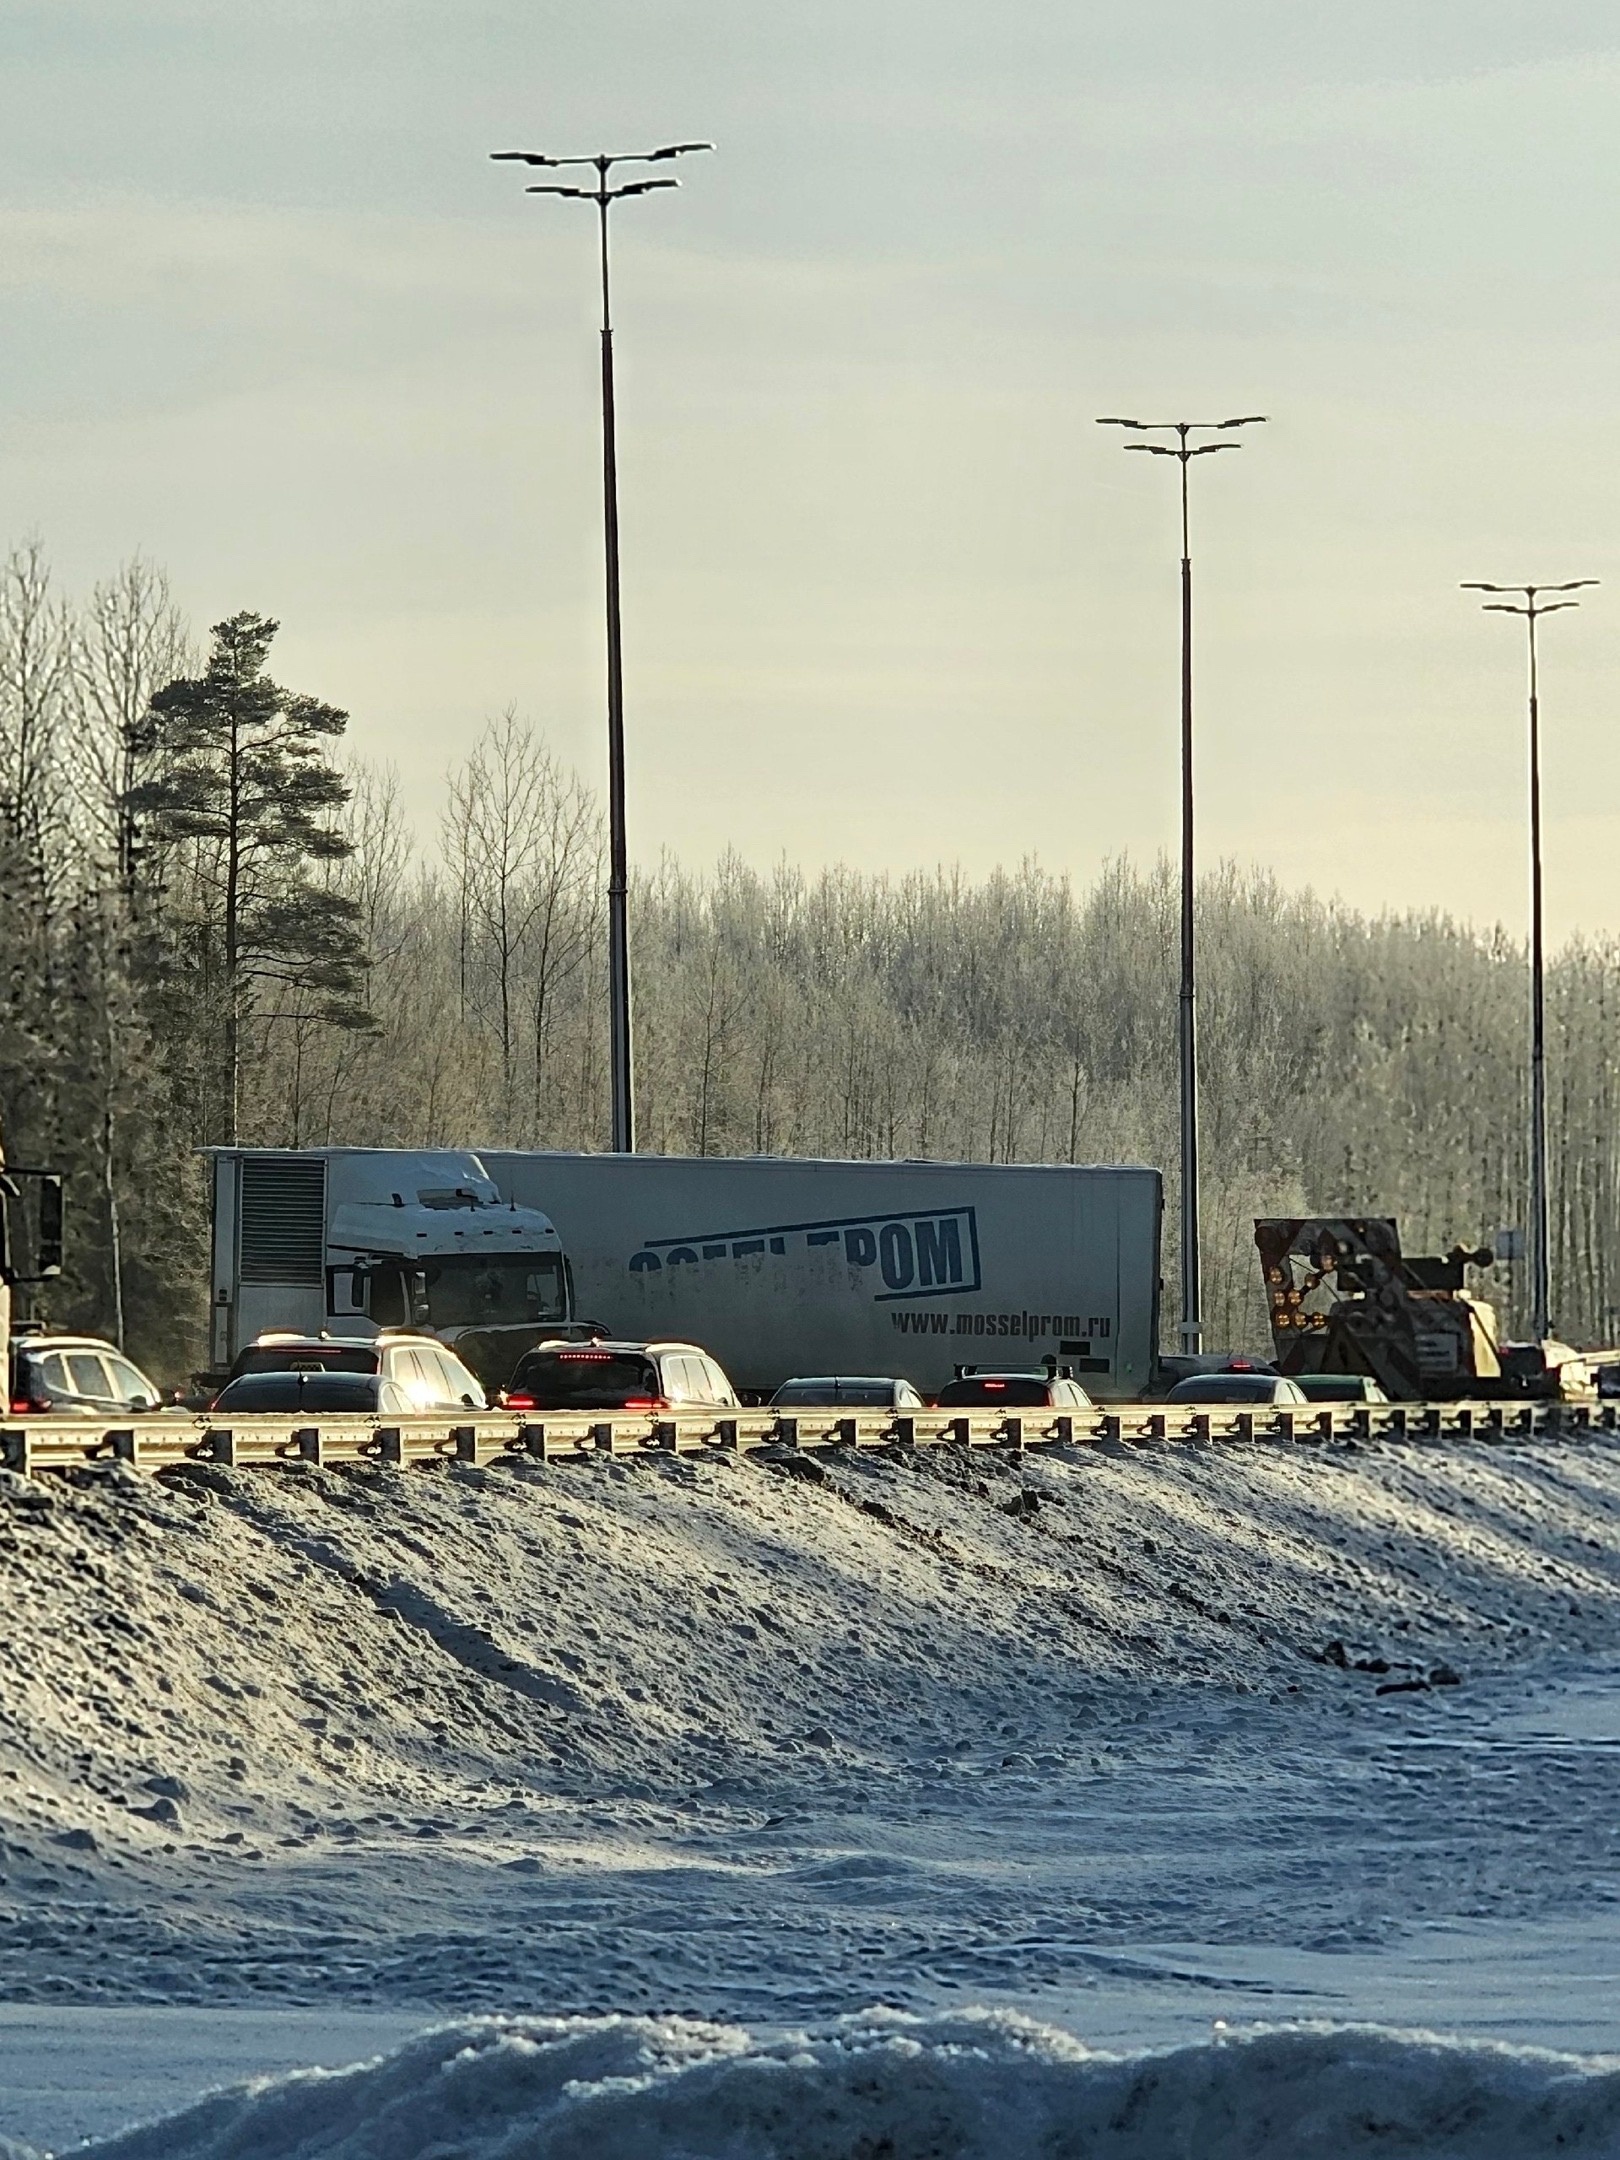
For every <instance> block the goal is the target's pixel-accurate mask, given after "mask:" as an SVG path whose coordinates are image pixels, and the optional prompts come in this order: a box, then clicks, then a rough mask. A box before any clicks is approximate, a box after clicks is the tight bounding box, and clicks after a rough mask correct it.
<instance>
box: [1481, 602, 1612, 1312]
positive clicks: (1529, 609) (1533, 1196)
mask: <svg viewBox="0 0 1620 2160" xmlns="http://www.w3.org/2000/svg"><path fill="white" fill-rule="evenodd" d="M1597 582H1598V581H1597V579H1596V578H1570V579H1569V580H1568V581H1567V582H1566V583H1564V584H1562V585H1487V584H1484V583H1482V582H1480V581H1479V580H1478V579H1465V580H1464V582H1463V586H1462V590H1463V591H1464V592H1481V593H1508V594H1512V596H1513V597H1512V598H1511V599H1496V600H1486V601H1484V602H1482V603H1481V604H1482V606H1483V607H1484V609H1485V611H1486V613H1487V614H1491V615H1519V616H1522V617H1523V619H1524V626H1525V631H1526V633H1527V637H1528V642H1529V648H1530V1296H1531V1305H1532V1307H1533V1311H1532V1315H1531V1322H1530V1325H1531V1332H1532V1333H1533V1335H1534V1337H1535V1340H1536V1341H1537V1342H1542V1341H1544V1340H1545V1339H1546V1337H1547V1335H1548V1334H1549V1333H1550V1331H1551V1314H1550V1307H1551V1304H1552V1270H1551V1260H1550V1248H1551V1242H1552V1240H1551V1234H1550V1223H1549V1216H1550V1210H1549V1207H1548V1201H1547V1012H1546V987H1545V977H1544V970H1543V964H1542V920H1541V710H1540V705H1539V702H1538V698H1537V682H1536V624H1537V623H1538V622H1540V620H1541V618H1542V616H1543V615H1556V614H1557V613H1558V611H1559V609H1560V608H1572V607H1579V606H1580V604H1581V603H1580V602H1579V601H1578V600H1568V599H1555V600H1544V599H1543V598H1542V597H1541V596H1542V594H1543V593H1574V592H1585V591H1586V589H1587V588H1588V587H1589V586H1592V585H1595V584H1597Z"/></svg>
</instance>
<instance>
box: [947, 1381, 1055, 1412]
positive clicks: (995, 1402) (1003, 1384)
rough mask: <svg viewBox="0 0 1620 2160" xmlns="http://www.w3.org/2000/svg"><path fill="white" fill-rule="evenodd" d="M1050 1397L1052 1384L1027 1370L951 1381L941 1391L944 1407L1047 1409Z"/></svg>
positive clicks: (954, 1408)
mask: <svg viewBox="0 0 1620 2160" xmlns="http://www.w3.org/2000/svg"><path fill="white" fill-rule="evenodd" d="M1051 1399H1052V1388H1051V1383H1050V1382H1049V1381H1046V1380H1037V1379H1035V1378H1034V1377H1033V1376H1032V1375H1031V1374H1028V1373H1006V1374H1000V1373H987V1374H983V1375H980V1374H973V1375H972V1376H971V1377H969V1378H967V1379H963V1380H952V1381H950V1382H949V1383H948V1384H947V1385H946V1386H944V1387H942V1388H941V1389H940V1391H939V1407H940V1408H941V1409H942V1410H958V1409H960V1410H966V1409H969V1408H972V1407H979V1408H983V1409H986V1410H1034V1409H1042V1408H1044V1407H1045V1406H1046V1405H1047V1404H1048V1403H1049V1402H1050V1401H1051Z"/></svg>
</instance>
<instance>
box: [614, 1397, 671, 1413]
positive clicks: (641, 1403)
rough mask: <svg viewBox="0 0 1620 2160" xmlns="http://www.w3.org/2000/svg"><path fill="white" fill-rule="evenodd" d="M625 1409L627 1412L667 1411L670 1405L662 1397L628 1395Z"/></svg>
mask: <svg viewBox="0 0 1620 2160" xmlns="http://www.w3.org/2000/svg"><path fill="white" fill-rule="evenodd" d="M624 1407H625V1408H626V1409H627V1410H667V1409H668V1408H669V1404H668V1403H667V1402H665V1400H664V1398H663V1396H662V1395H627V1396H626V1397H625V1402H624Z"/></svg>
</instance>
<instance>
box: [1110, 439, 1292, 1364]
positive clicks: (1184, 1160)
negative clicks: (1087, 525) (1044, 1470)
mask: <svg viewBox="0 0 1620 2160" xmlns="http://www.w3.org/2000/svg"><path fill="white" fill-rule="evenodd" d="M1265 418H1266V416H1265V414H1264V413H1246V414H1244V415H1243V416H1242V418H1240V419H1237V420H1119V419H1103V420H1099V421H1098V422H1097V425H1098V426H1099V427H1117V428H1130V429H1132V430H1133V431H1134V432H1135V433H1136V434H1138V435H1171V436H1174V438H1175V440H1174V441H1173V442H1129V443H1126V444H1125V448H1126V449H1127V450H1144V451H1146V452H1147V453H1148V454H1149V455H1150V456H1152V457H1168V458H1176V459H1179V461H1180V464H1181V995H1180V1006H1179V1011H1180V1021H1181V1025H1180V1030H1179V1050H1180V1066H1181V1347H1182V1350H1183V1352H1184V1353H1185V1354H1187V1355H1189V1356H1192V1355H1195V1354H1196V1353H1197V1351H1198V1349H1199V1348H1200V1346H1201V1344H1202V1342H1203V1334H1204V1322H1203V1287H1202V1278H1201V1268H1200V1262H1199V1234H1198V1023H1197V1010H1196V1003H1195V996H1194V967H1193V959H1194V953H1193V895H1194V861H1193V706H1192V688H1193V676H1192V538H1191V528H1190V525H1189V523H1188V513H1187V468H1188V467H1189V465H1191V463H1192V461H1193V459H1194V458H1195V457H1211V456H1213V454H1214V453H1215V452H1216V451H1217V450H1237V449H1240V448H1241V447H1242V446H1241V444H1239V443H1235V442H1195V441H1194V440H1193V439H1192V438H1193V437H1194V436H1196V435H1225V434H1228V433H1230V432H1231V431H1232V430H1233V429H1236V428H1244V427H1260V426H1262V425H1263V424H1264V422H1265Z"/></svg>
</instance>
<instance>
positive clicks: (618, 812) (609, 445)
mask: <svg viewBox="0 0 1620 2160" xmlns="http://www.w3.org/2000/svg"><path fill="white" fill-rule="evenodd" d="M713 148H714V145H713V143H703V142H681V143H665V144H664V145H663V147H662V148H661V149H658V150H631V151H615V152H613V153H612V154H609V153H607V152H605V151H602V152H598V153H597V154H596V155H595V156H592V157H548V156H546V155H545V154H544V153H543V152H541V151H539V150H493V151H491V153H490V155H491V157H492V158H493V159H494V160H495V162H496V163H497V164H501V163H507V164H518V165H534V166H540V167H542V168H543V169H545V170H546V171H549V172H557V171H561V170H563V169H564V168H565V167H575V166H583V167H589V168H590V169H591V170H592V171H593V172H594V173H595V175H596V185H595V186H594V187H573V186H571V185H569V184H567V183H565V182H558V181H541V182H538V183H537V184H536V185H534V186H533V187H530V188H528V189H526V190H525V192H526V193H527V194H530V195H562V196H566V197H568V198H570V199H571V200H573V201H575V202H592V203H595V205H596V208H597V217H598V226H599V232H600V254H601V265H602V536H603V548H604V552H605V555H606V567H607V707H608V1001H609V1005H610V1007H611V1021H610V1033H609V1062H610V1065H611V1068H612V1075H613V1152H614V1153H615V1154H617V1155H629V1154H632V1153H634V1151H635V1144H636V1138H635V1061H634V1057H633V1054H632V1042H631V1031H630V869H629V847H628V843H627V841H626V837H625V814H624V647H623V638H622V635H621V625H620V612H619V466H618V446H617V439H616V427H615V414H614V403H613V308H612V301H611V295H610V291H609V284H608V209H609V207H610V205H611V204H613V203H616V202H623V201H624V200H625V198H626V197H627V196H631V195H650V194H652V193H653V192H654V191H655V190H656V189H659V188H673V187H679V186H680V182H679V180H677V179H675V178H674V177H673V175H671V176H669V177H667V178H666V177H665V176H664V175H662V174H658V175H654V176H651V177H647V178H642V179H637V180H622V181H620V182H619V183H618V185H617V186H615V185H614V184H613V183H612V180H611V178H610V176H611V174H612V172H613V168H614V167H615V166H616V165H657V164H662V163H665V162H667V161H668V160H669V159H671V158H678V157H686V156H688V155H689V154H690V153H691V152H693V151H697V150H712V149H713Z"/></svg>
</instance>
